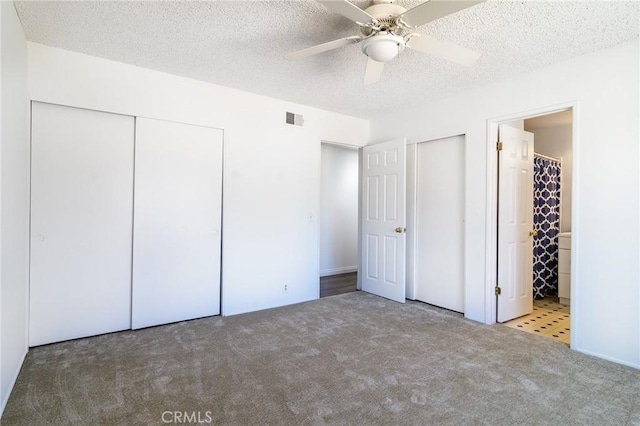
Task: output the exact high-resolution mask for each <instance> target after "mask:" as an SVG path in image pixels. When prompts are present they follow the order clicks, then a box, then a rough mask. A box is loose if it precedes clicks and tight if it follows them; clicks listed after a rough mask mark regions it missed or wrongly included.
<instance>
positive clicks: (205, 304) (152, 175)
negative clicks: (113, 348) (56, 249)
mask: <svg viewBox="0 0 640 426" xmlns="http://www.w3.org/2000/svg"><path fill="white" fill-rule="evenodd" d="M135 194H136V195H135V213H134V243H133V305H132V306H133V316H132V323H133V328H142V327H148V326H153V325H158V324H166V323H170V322H175V321H181V320H186V319H192V318H199V317H204V316H209V315H217V314H219V313H220V249H221V247H220V242H221V239H220V238H221V236H220V230H221V211H222V210H221V209H222V131H221V130H217V129H211V128H207V127H199V126H190V125H186V124H179V123H171V122H166V121H158V120H150V119H142V118H138V119H137V121H136V170H135Z"/></svg>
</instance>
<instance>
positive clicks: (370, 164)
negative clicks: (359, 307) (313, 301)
mask: <svg viewBox="0 0 640 426" xmlns="http://www.w3.org/2000/svg"><path fill="white" fill-rule="evenodd" d="M362 152H363V157H364V158H363V170H362V176H363V179H362V185H363V187H362V191H363V192H362V193H363V194H364V198H363V209H362V218H361V221H362V259H361V262H362V268H361V270H362V275H363V276H362V290H364V291H367V292H369V293H373V294H377V295H378V296H382V297H386V298H388V299H391V300H395V301H397V302H401V303H404V301H405V290H406V288H405V274H406V271H405V262H406V259H405V252H406V247H405V240H406V234H405V228H404V227H405V209H406V206H405V198H406V193H405V191H406V189H405V187H406V172H405V163H406V141H405V139H399V140H395V141H391V142H385V143H381V144H376V145H370V146H366V147H364V148H363V150H362Z"/></svg>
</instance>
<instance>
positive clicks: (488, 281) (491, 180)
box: [485, 101, 580, 347]
mask: <svg viewBox="0 0 640 426" xmlns="http://www.w3.org/2000/svg"><path fill="white" fill-rule="evenodd" d="M567 110H570V111H571V127H572V134H571V150H572V156H573V166H572V170H571V173H572V188H573V189H572V196H571V231H572V235H571V300H570V307H569V309H570V311H571V340H570V341H571V344H570V346H571V347H576V346H577V345H576V342H577V333H576V332H575V331H576V329H577V328H578V327H577V321H576V320H577V318H578V315H577V313H578V309H579V308H578V306H577V304H576V300H577V298H578V293H579V289H578V288H577V286H576V283H577V282H578V281H579V277H578V268H577V264H578V259H579V253H578V247H579V245H578V241H579V235H574V230H576V229H578V228H579V226H578V225H579V217H580V214H579V212H580V201H579V199H578V196H577V194H578V193H579V188H580V182H579V174H578V169H579V164H580V161H579V147H580V144H579V140H580V135H579V133H578V128H579V126H578V119H579V104H578V101H570V102H565V103H560V104H555V105H550V106H545V107H540V108H535V109H531V110H526V111H522V112H516V113H513V114H508V115H502V116H498V117H493V118H489V119H487V139H486V154H487V156H486V161H487V164H486V165H487V203H486V209H487V211H486V231H487V232H486V241H485V252H486V257H485V262H486V263H485V323H486V324H495V322H496V317H495V312H496V308H497V301H496V296H495V293H494V291H495V287H496V285H497V279H498V277H497V262H498V256H497V249H498V233H497V231H498V227H497V217H498V216H497V215H498V205H497V203H498V198H497V197H498V194H497V190H498V162H497V155H496V143H497V134H498V126H499V125H500V124H504V123H506V122H509V121H515V120H524V119H529V118H534V117H539V116H542V115H549V114H554V113H557V112H562V111H567Z"/></svg>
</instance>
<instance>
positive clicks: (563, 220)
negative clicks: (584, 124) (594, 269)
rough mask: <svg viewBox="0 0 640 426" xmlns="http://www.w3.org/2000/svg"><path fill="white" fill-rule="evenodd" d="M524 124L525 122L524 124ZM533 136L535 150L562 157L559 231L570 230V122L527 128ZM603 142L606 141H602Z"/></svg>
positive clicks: (571, 159)
mask: <svg viewBox="0 0 640 426" xmlns="http://www.w3.org/2000/svg"><path fill="white" fill-rule="evenodd" d="M525 125H526V124H525ZM527 131H529V132H532V133H533V134H534V136H535V138H534V145H535V151H536V152H537V153H539V154H542V155H547V156H549V157H554V158H562V179H561V181H560V193H561V204H560V232H569V231H571V197H572V193H573V191H572V188H573V179H572V176H571V170H572V168H573V152H572V149H571V132H572V125H571V124H562V125H557V126H550V127H540V128H532V129H527ZM603 143H607V142H606V141H603Z"/></svg>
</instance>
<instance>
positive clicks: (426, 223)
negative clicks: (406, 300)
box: [415, 136, 465, 312]
mask: <svg viewBox="0 0 640 426" xmlns="http://www.w3.org/2000/svg"><path fill="white" fill-rule="evenodd" d="M464 142H465V139H464V136H455V137H452V138H446V139H439V140H435V141H430V142H426V143H421V144H418V148H417V167H416V168H417V176H416V260H415V298H416V299H417V300H421V301H423V302H426V303H430V304H432V305H436V306H441V307H443V308H447V309H451V310H453V311H457V312H464V176H465V170H464V167H465V162H464V155H465V153H464Z"/></svg>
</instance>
